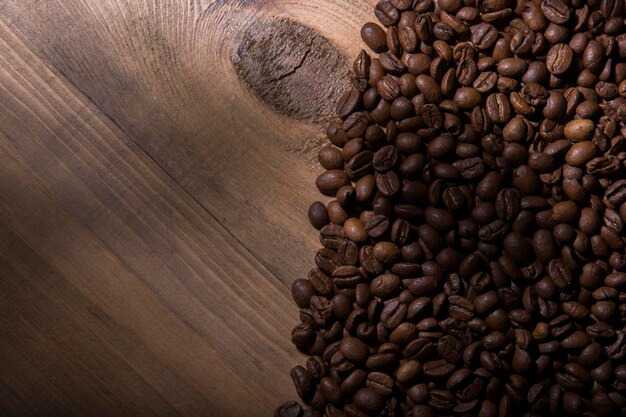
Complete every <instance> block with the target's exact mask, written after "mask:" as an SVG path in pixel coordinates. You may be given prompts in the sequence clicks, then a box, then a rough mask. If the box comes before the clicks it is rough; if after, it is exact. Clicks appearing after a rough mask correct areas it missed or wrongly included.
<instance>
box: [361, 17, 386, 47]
mask: <svg viewBox="0 0 626 417" xmlns="http://www.w3.org/2000/svg"><path fill="white" fill-rule="evenodd" d="M361 38H362V39H363V42H365V43H366V44H367V46H369V48H370V49H371V50H372V51H374V52H385V51H386V50H387V42H386V40H385V31H384V30H383V29H382V28H381V27H380V26H378V25H377V24H376V23H372V22H370V23H366V24H365V25H363V27H362V28H361Z"/></svg>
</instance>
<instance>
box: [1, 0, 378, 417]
mask: <svg viewBox="0 0 626 417" xmlns="http://www.w3.org/2000/svg"><path fill="white" fill-rule="evenodd" d="M374 4H375V1H374V0H367V1H363V0H327V1H323V0H306V1H303V0H291V1H289V0H284V1H281V0H3V1H2V2H0V375H1V377H0V415H10V416H21V415H36V416H41V415H48V416H61V415H63V416H65V415H77V416H130V415H138V416H141V415H168V416H169V415H188V416H237V417H239V416H262V415H271V414H272V410H273V408H274V407H275V406H276V405H277V404H279V403H280V402H282V401H284V400H286V399H289V398H295V392H294V390H293V388H292V386H291V381H290V378H289V369H290V368H291V367H292V366H293V365H295V364H296V363H299V362H303V357H302V356H301V355H299V354H298V353H297V352H296V350H295V348H294V347H292V345H291V343H290V340H289V339H290V331H291V328H292V326H293V325H294V324H295V323H296V322H297V310H296V307H295V305H293V304H292V302H291V300H290V296H289V285H290V283H291V282H292V281H293V280H294V279H296V278H298V277H303V276H305V275H306V273H307V271H308V269H309V268H310V267H311V265H312V253H313V251H314V249H315V248H316V247H317V245H318V244H319V243H318V242H317V234H316V232H315V231H314V229H312V228H311V227H310V226H309V225H308V223H307V221H306V209H307V207H308V205H309V204H310V203H311V202H312V201H314V200H315V199H316V198H318V195H317V191H316V189H315V187H314V179H315V176H316V175H317V173H318V171H319V170H318V168H317V167H316V166H315V163H314V162H315V157H316V150H317V149H318V148H319V146H320V144H321V143H322V142H323V141H324V135H323V124H324V121H325V120H328V119H329V117H332V116H331V114H330V113H331V108H332V104H333V101H334V100H336V99H337V97H338V95H339V94H340V93H342V92H343V91H344V90H345V88H346V85H347V84H346V82H347V81H346V74H347V72H348V68H349V67H350V64H351V61H352V58H353V57H354V56H356V54H357V53H358V51H359V50H360V48H361V46H360V41H359V38H358V35H359V28H360V25H361V24H362V23H363V22H365V21H367V20H372V19H373V18H374V17H373V14H372V6H373V5H374ZM337 77H338V79H339V80H337Z"/></svg>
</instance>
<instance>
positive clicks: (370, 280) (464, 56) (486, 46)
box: [277, 0, 626, 417]
mask: <svg viewBox="0 0 626 417" xmlns="http://www.w3.org/2000/svg"><path fill="white" fill-rule="evenodd" d="M375 15H376V17H377V18H378V20H379V21H380V23H381V24H382V25H383V26H384V27H386V30H384V29H383V28H381V27H380V26H378V25H376V24H374V23H367V24H366V25H365V26H364V27H363V29H362V38H363V39H364V40H365V42H366V44H367V45H368V46H369V47H370V49H371V50H373V51H374V52H377V53H378V54H379V55H377V56H372V57H370V56H369V55H368V54H367V53H366V52H365V51H361V53H360V54H359V56H358V57H357V59H356V60H355V61H354V63H353V68H352V69H353V77H352V85H353V88H352V89H351V90H350V91H348V92H346V93H345V94H344V95H343V96H342V97H340V99H339V101H338V104H337V107H336V110H337V115H338V116H339V117H340V118H341V119H342V121H341V122H339V123H333V124H331V126H330V127H329V128H328V129H327V131H326V133H327V136H328V138H329V140H330V141H331V143H332V145H333V146H323V147H322V148H321V149H320V151H319V153H318V160H319V162H320V165H322V167H323V168H324V169H325V170H326V172H324V173H323V174H321V175H320V176H319V177H318V179H317V184H316V185H317V187H318V189H319V190H320V191H321V192H322V193H324V194H326V195H328V196H331V197H332V198H334V200H333V201H330V202H329V203H327V204H323V203H321V202H316V203H314V204H312V205H311V206H310V208H309V212H308V215H309V220H310V222H311V224H312V225H313V226H314V227H315V228H317V229H318V230H320V241H321V243H322V245H323V246H324V248H323V249H321V250H319V251H317V252H316V254H315V262H316V265H317V268H315V269H313V270H311V272H310V273H309V276H308V279H298V280H295V281H294V283H293V285H292V287H291V290H292V297H293V299H294V301H295V302H296V304H297V305H298V307H299V308H300V319H301V321H302V323H301V324H300V325H298V326H296V328H294V330H293V332H292V341H293V343H294V344H295V345H296V346H297V348H298V349H299V350H301V351H303V352H306V353H309V354H312V355H319V356H314V358H317V359H314V358H312V359H311V360H310V361H308V362H307V367H306V369H305V368H303V367H296V368H294V370H293V372H292V377H293V379H294V383H295V385H296V389H297V391H298V393H299V395H300V396H301V397H302V398H303V400H304V401H305V402H306V403H307V405H308V406H309V407H312V408H311V410H306V411H303V410H302V408H301V407H300V406H298V405H297V404H296V403H293V404H288V405H287V406H284V407H283V409H284V410H287V411H285V412H286V413H290V412H292V413H294V415H298V416H299V415H318V414H319V413H325V414H326V415H329V416H341V415H346V416H348V417H353V416H359V417H361V416H364V415H378V414H381V415H382V414H384V415H400V414H410V413H412V414H413V415H424V416H433V417H434V416H435V415H437V414H442V415H451V414H453V413H454V414H458V415H467V416H469V415H477V416H480V417H495V416H504V415H520V416H530V415H544V414H545V415H551V416H552V415H559V414H563V415H564V416H569V415H572V416H574V415H576V416H582V415H587V414H589V415H590V416H591V415H594V416H595V415H598V416H604V415H613V414H619V411H618V409H619V408H620V407H623V406H624V405H626V397H624V394H623V392H622V391H624V389H625V388H624V387H626V371H625V370H624V369H626V368H625V367H624V366H622V365H621V364H619V362H620V361H622V360H623V358H624V357H626V334H625V333H624V331H623V329H622V327H623V326H622V325H621V324H622V321H623V320H624V319H625V318H626V307H625V302H626V296H625V295H624V294H622V293H623V291H624V290H626V256H625V255H624V254H623V253H622V252H623V250H624V247H625V243H624V238H623V233H624V231H625V228H624V222H626V180H623V179H621V177H622V174H623V173H624V172H625V171H624V170H625V168H624V167H625V166H626V165H625V161H626V141H625V140H624V138H623V136H624V135H625V134H626V126H625V123H626V117H624V116H625V115H626V104H625V103H626V101H624V97H626V81H625V80H626V64H623V63H622V62H621V60H623V58H626V35H624V34H622V32H623V31H624V22H623V15H624V10H623V4H622V3H621V2H617V1H614V0H594V1H591V2H584V1H582V0H571V1H565V0H542V1H534V2H528V1H524V2H517V3H516V2H511V1H510V0H479V1H477V2H476V4H469V2H468V1H465V2H463V1H462V0H440V1H439V2H434V1H432V0H417V1H408V0H382V1H380V2H378V4H377V5H376V7H375ZM461 359H462V362H461ZM309 362H310V363H309ZM622 368H624V369H622ZM418 382H419V383H418ZM294 404H295V405H294ZM383 409H384V411H383ZM291 410H293V411H291ZM277 413H278V411H277ZM281 415H283V414H281ZM285 415H290V414H285ZM320 415H321V414H320Z"/></svg>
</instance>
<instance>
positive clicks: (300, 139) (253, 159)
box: [0, 0, 376, 284]
mask: <svg viewBox="0 0 626 417" xmlns="http://www.w3.org/2000/svg"><path fill="white" fill-rule="evenodd" d="M375 3H376V1H374V0H367V1H362V0H311V1H296V0H290V1H280V2H278V1H261V0H248V1H226V0H214V1H210V0H209V1H207V0H205V1H185V2H181V1H152V0H139V1H126V0H105V1H97V2H93V1H84V0H82V1H81V0H71V1H68V0H7V1H5V2H4V4H3V5H2V6H0V15H1V16H3V18H4V19H5V20H6V21H7V22H8V23H9V24H10V25H12V27H15V28H16V29H17V30H19V31H20V32H21V33H22V34H23V35H24V36H25V37H26V38H27V39H28V42H29V43H30V44H32V45H33V47H34V48H35V49H36V51H37V53H39V54H41V55H42V56H43V57H44V59H45V60H46V61H47V62H48V63H49V64H51V65H52V66H54V67H56V68H58V69H59V70H60V71H61V72H62V73H63V74H64V75H65V76H66V77H67V78H68V79H69V80H70V81H71V82H72V83H73V84H74V85H75V86H77V88H78V89H79V90H81V91H82V92H84V93H85V94H86V95H87V96H88V97H89V98H90V99H91V100H93V102H94V103H96V104H97V105H98V106H99V107H100V108H101V109H102V110H103V111H104V112H105V113H106V114H107V115H108V116H110V117H111V118H112V119H113V120H114V121H115V122H116V123H117V124H118V125H119V126H120V127H121V128H122V129H123V131H124V132H126V133H127V134H128V135H129V137H130V138H132V139H133V140H134V141H135V142H136V143H137V144H138V146H140V147H141V148H142V149H143V150H145V151H146V152H147V153H148V154H149V155H150V156H151V157H152V158H154V160H155V161H156V162H157V163H158V164H159V165H160V166H162V167H163V168H164V169H165V170H166V171H167V172H168V173H169V174H170V175H171V176H172V178H174V179H175V180H176V181H177V182H178V183H179V184H181V186H182V187H183V188H184V189H185V190H186V191H187V192H189V193H190V194H191V195H192V196H193V197H194V198H195V199H196V200H197V201H198V202H200V203H201V204H202V205H203V206H204V207H205V208H206V209H207V210H208V211H209V212H211V213H212V214H213V215H214V216H215V218H216V219H217V220H218V221H219V222H220V223H221V224H223V225H224V226H225V227H226V228H227V229H228V230H229V231H230V232H232V233H233V235H234V236H235V237H236V238H237V239H238V240H239V241H240V242H241V243H242V244H243V245H244V246H245V247H246V248H248V249H249V250H250V251H251V252H252V253H254V255H255V256H256V257H257V258H258V259H259V260H260V261H261V262H262V263H263V264H264V265H265V266H266V267H267V268H268V269H269V270H270V271H272V272H273V273H275V274H276V276H277V277H278V278H279V279H280V280H282V281H283V282H285V283H287V284H288V283H290V282H291V281H292V280H293V279H295V278H297V277H301V276H303V275H304V274H306V272H307V270H308V269H309V265H310V261H309V260H310V256H311V254H312V252H313V250H314V249H315V248H316V247H317V246H318V244H319V243H318V242H317V237H316V234H315V232H314V231H313V229H311V227H310V226H309V225H308V224H307V221H306V216H305V213H306V209H307V207H308V205H309V204H310V203H311V202H312V201H314V200H315V199H318V198H319V196H318V194H317V190H316V189H315V187H314V179H315V176H316V173H317V172H318V168H313V169H312V168H311V167H312V163H311V162H312V161H313V160H314V159H315V153H316V151H317V149H318V148H319V146H320V143H321V142H322V141H323V140H324V135H323V126H322V124H321V123H322V121H323V120H326V119H328V117H329V114H328V113H327V110H328V109H329V108H332V103H333V101H334V100H336V99H337V98H338V96H339V94H341V93H342V90H343V89H345V88H347V71H348V67H349V65H350V64H351V59H352V58H353V57H354V56H356V54H357V53H358V51H359V50H360V48H361V43H360V41H359V29H360V25H361V24H362V23H363V22H364V21H367V20H372V19H373V18H374V16H373V13H372V6H373V5H374V4H375ZM60 28H71V29H70V30H62V29H60ZM307 28H311V29H312V30H307ZM273 38H277V39H279V41H275V42H274V41H273V40H272V39H273ZM283 43H284V44H285V45H286V46H285V47H284V48H282V49H281V45H283ZM255 45H256V46H255ZM268 45H269V46H268ZM272 45H273V46H274V48H273V49H272V48H270V46H272ZM310 45H315V48H318V49H321V50H322V52H319V53H318V52H317V51H318V49H311V47H310ZM267 48H270V49H269V50H267ZM237 54H239V55H243V57H242V56H238V55H237ZM329 57H330V58H332V59H333V60H335V61H336V60H339V61H341V62H343V63H342V64H341V65H339V64H337V65H336V66H328V67H326V62H327V60H328V59H329ZM348 57H350V58H348ZM244 58H246V59H248V61H246V60H245V59H244ZM342 60H343V61H342ZM335 61H333V62H335ZM242 62H243V63H242ZM245 62H248V63H249V64H248V66H247V67H246V64H245ZM256 64H258V65H256ZM244 67H245V68H244ZM250 67H251V68H250ZM256 67H261V68H262V69H263V70H264V71H266V72H267V73H263V71H261V70H259V69H258V68H256ZM237 68H238V69H239V72H238V71H237V70H236V69H237ZM246 70H247V71H248V73H251V76H250V77H251V82H252V84H254V85H256V87H257V89H259V88H261V87H260V86H262V85H263V82H267V83H273V82H274V81H275V80H276V79H279V78H283V79H282V80H281V81H280V82H278V83H276V85H275V88H271V89H270V90H269V91H272V92H276V91H278V92H279V93H280V94H287V95H288V97H298V99H297V100H289V99H287V98H285V99H280V98H278V99H276V98H271V97H269V98H267V97H266V100H265V101H263V100H261V99H259V96H258V95H255V94H254V91H253V90H254V89H250V88H248V87H246V84H245V83H244V82H242V79H241V78H240V77H239V75H238V74H241V73H246ZM288 74H290V75H288ZM336 79H339V80H340V82H338V81H336ZM249 81H250V80H249ZM255 83H256V84H255ZM248 84H249V83H248ZM288 93H289V94H288ZM268 103H269V104H273V105H274V106H273V107H272V106H270V105H267V104H268ZM324 103H328V104H324ZM311 106H312V107H313V108H315V109H318V110H319V113H320V114H318V115H311V114H310V113H309V112H307V109H308V108H309V107H311Z"/></svg>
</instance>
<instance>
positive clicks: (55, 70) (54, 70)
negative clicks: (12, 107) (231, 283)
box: [0, 16, 288, 288]
mask: <svg viewBox="0 0 626 417" xmlns="http://www.w3.org/2000/svg"><path fill="white" fill-rule="evenodd" d="M0 20H2V22H3V23H4V25H5V27H7V28H8V27H9V25H8V24H7V23H6V21H5V20H4V18H3V17H2V16H0ZM11 30H12V32H13V33H14V34H15V35H16V36H17V37H18V38H19V39H20V41H21V42H22V44H23V46H25V47H27V48H28V50H29V52H30V53H31V54H33V55H35V56H36V57H37V58H38V59H39V60H40V61H41V62H43V63H44V64H45V65H46V67H47V68H48V69H49V70H50V71H51V72H52V73H53V74H56V75H57V76H59V77H60V78H62V80H63V81H64V82H65V83H67V84H68V85H70V86H71V87H72V89H74V90H75V91H77V92H78V93H80V95H81V96H82V97H84V98H85V99H86V100H87V101H88V102H89V103H90V105H92V106H93V107H94V108H97V109H98V111H99V112H100V114H102V115H103V116H105V117H106V119H107V120H109V121H110V122H111V123H112V124H113V125H114V126H115V127H116V128H117V129H119V131H120V132H122V133H123V135H124V136H125V137H127V138H129V139H130V140H131V141H132V142H133V144H134V145H135V146H136V147H137V148H138V149H139V150H140V151H141V152H142V153H143V155H144V156H145V157H147V158H148V159H150V160H151V161H152V162H153V163H154V164H155V166H156V167H158V168H159V170H161V171H162V172H163V173H164V174H165V175H166V176H167V177H168V178H169V179H170V180H171V181H172V182H173V183H174V184H176V186H177V188H179V189H180V190H181V191H183V192H184V193H185V194H186V195H187V196H189V197H190V198H191V199H192V200H193V201H194V202H195V204H197V205H198V208H200V209H201V210H202V211H204V212H205V213H206V214H208V215H209V216H210V217H211V218H212V219H213V220H214V221H216V222H217V223H218V224H219V225H220V226H221V227H222V229H223V231H225V232H226V233H227V234H229V235H230V236H231V237H232V238H233V239H234V240H235V241H237V242H238V243H239V244H240V245H241V246H242V247H243V248H244V249H245V250H246V252H247V253H248V255H250V256H252V257H253V258H254V259H255V260H256V261H257V262H259V263H260V264H261V265H263V267H264V268H265V270H266V271H267V272H268V273H269V274H271V275H272V276H273V277H274V279H275V280H276V281H277V282H279V283H280V284H281V285H282V286H283V287H285V288H288V285H287V284H286V283H284V282H283V281H282V280H281V279H280V278H279V277H278V275H277V274H276V273H275V272H274V271H273V270H272V268H271V265H268V264H267V262H265V261H264V260H263V259H261V258H260V257H258V256H257V255H256V254H255V253H254V252H253V251H252V250H250V248H249V247H248V246H247V245H246V244H245V243H244V242H243V241H242V240H240V239H239V238H238V237H237V236H236V235H235V234H234V233H233V232H231V231H230V230H229V229H228V228H227V227H226V226H225V225H224V224H223V222H222V221H220V219H219V218H218V217H217V216H216V215H215V214H213V213H212V212H211V211H210V209H209V208H208V207H207V206H206V205H205V204H203V203H202V202H201V201H200V200H198V198H197V197H196V196H195V195H193V194H192V193H191V192H190V191H189V190H188V189H187V188H186V187H185V186H184V185H183V184H181V182H180V181H179V180H177V179H176V178H175V177H174V176H173V175H172V174H171V173H170V172H169V171H168V170H167V169H166V168H165V167H163V166H162V164H160V163H159V162H158V160H157V159H156V158H155V157H153V155H151V154H150V152H148V150H147V149H145V147H144V146H142V143H141V141H138V140H137V139H136V138H135V137H134V136H133V135H132V134H131V133H130V132H128V131H126V129H124V128H123V126H121V125H120V124H119V123H118V122H117V121H116V120H115V118H114V117H113V116H112V115H110V114H109V113H108V112H106V111H105V110H104V109H102V108H100V107H99V106H98V105H97V104H96V102H95V101H94V100H93V99H92V98H91V97H90V96H89V95H88V94H87V93H86V92H85V91H83V90H82V89H80V88H79V87H78V86H77V85H76V84H75V83H74V82H72V81H71V79H70V78H69V77H67V75H66V74H65V73H64V72H63V71H61V70H60V69H59V68H58V67H56V66H54V65H52V64H51V63H50V62H49V61H47V60H45V59H44V58H43V57H42V56H41V55H40V54H38V53H37V52H36V51H35V50H34V45H33V44H32V43H31V42H30V41H29V40H28V38H26V37H25V36H24V34H23V33H21V32H20V31H19V30H13V29H11Z"/></svg>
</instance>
